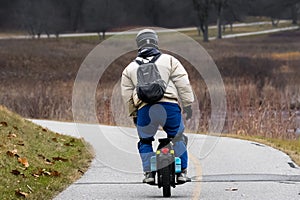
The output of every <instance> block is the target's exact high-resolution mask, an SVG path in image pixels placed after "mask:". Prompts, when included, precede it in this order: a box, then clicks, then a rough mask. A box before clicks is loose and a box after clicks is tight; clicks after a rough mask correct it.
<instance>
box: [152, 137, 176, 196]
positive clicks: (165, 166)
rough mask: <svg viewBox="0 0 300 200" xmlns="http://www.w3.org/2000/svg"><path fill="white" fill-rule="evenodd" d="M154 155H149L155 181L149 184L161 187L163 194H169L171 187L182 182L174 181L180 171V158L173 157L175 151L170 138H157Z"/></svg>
mask: <svg viewBox="0 0 300 200" xmlns="http://www.w3.org/2000/svg"><path fill="white" fill-rule="evenodd" d="M158 141H159V145H158V147H157V150H156V153H155V156H152V157H151V171H152V173H156V181H155V183H152V184H151V185H157V186H158V188H162V191H163V196H164V197H170V196H171V187H173V188H175V187H176V185H179V184H182V183H180V182H177V181H176V178H177V175H179V174H180V173H181V159H180V158H179V157H175V151H174V148H173V143H172V139H171V138H163V139H159V140H158Z"/></svg>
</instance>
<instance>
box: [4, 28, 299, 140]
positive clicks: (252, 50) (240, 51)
mask: <svg viewBox="0 0 300 200" xmlns="http://www.w3.org/2000/svg"><path fill="white" fill-rule="evenodd" d="M299 36H300V31H293V32H286V33H278V34H272V35H270V36H260V37H249V38H240V39H227V40H222V41H212V42H210V43H208V44H203V46H204V47H205V49H206V50H207V51H208V53H209V54H210V55H211V56H212V57H213V59H214V61H215V62H216V64H217V66H218V68H219V70H220V72H221V74H222V77H223V80H224V83H225V88H226V93H227V103H228V104H227V106H228V112H227V117H226V124H225V127H224V132H230V133H236V134H249V135H262V136H266V137H274V138H278V137H279V138H287V139H294V138H295V137H296V135H295V133H294V132H295V130H296V128H297V127H298V128H300V125H299V122H297V120H296V119H297V116H296V111H297V110H300V87H299V85H300V81H299V79H298V77H299V75H300V70H299V65H300V55H299V54H300V52H299V49H300V41H299ZM98 42H99V41H96V40H94V39H60V40H54V39H53V40H34V41H32V40H12V41H9V40H6V41H0V55H1V57H0V67H1V71H0V94H1V95H0V104H3V105H5V106H7V107H9V108H10V109H12V110H13V111H15V112H17V113H19V114H21V115H23V116H24V117H29V118H47V119H56V120H72V88H73V83H74V80H75V78H76V74H77V71H78V69H79V67H80V64H81V62H82V61H83V59H84V58H85V56H86V55H87V54H88V53H89V51H90V50H92V49H93V48H94V47H95V46H96V45H97V44H98ZM134 56H135V52H132V53H130V54H128V55H124V56H122V57H120V58H119V59H117V60H116V61H115V62H114V63H112V64H111V66H110V67H109V68H108V69H107V70H106V71H105V73H104V76H103V77H102V79H101V80H100V82H99V87H98V91H97V94H96V98H97V106H96V107H97V113H98V119H99V122H100V123H104V124H111V125H114V124H117V125H132V124H131V121H130V119H129V118H128V117H127V116H126V113H125V111H124V107H123V106H122V105H123V102H122V101H121V98H120V91H119V87H118V85H117V83H118V81H119V80H120V76H121V72H122V70H123V69H124V67H125V66H126V65H127V64H128V63H129V62H130V61H131V60H132V59H133V58H134ZM180 60H181V61H182V62H183V64H184V65H185V66H186V69H187V71H188V72H189V74H190V77H191V82H192V84H193V89H194V90H195V92H196V95H197V98H198V102H199V105H198V106H199V109H200V111H201V119H200V120H199V119H197V120H199V123H198V122H195V121H194V122H189V123H188V129H190V130H193V131H198V132H206V131H207V130H208V120H209V118H210V99H209V94H208V91H207V88H206V87H205V83H204V82H203V81H202V80H201V77H200V76H199V75H197V73H195V71H194V70H195V69H194V68H193V67H192V66H191V65H190V64H189V63H188V62H187V61H185V60H184V59H181V58H180ZM87 115H88V113H87ZM86 119H87V120H88V119H89V118H88V117H87V118H86ZM298 120H300V119H298ZM297 123H298V124H297Z"/></svg>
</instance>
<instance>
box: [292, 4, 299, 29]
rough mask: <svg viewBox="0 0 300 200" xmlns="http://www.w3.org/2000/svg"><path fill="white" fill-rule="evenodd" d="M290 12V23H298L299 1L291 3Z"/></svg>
mask: <svg viewBox="0 0 300 200" xmlns="http://www.w3.org/2000/svg"><path fill="white" fill-rule="evenodd" d="M291 12H292V24H294V25H296V24H298V15H299V13H300V2H295V4H294V5H292V8H291Z"/></svg>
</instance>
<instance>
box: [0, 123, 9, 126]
mask: <svg viewBox="0 0 300 200" xmlns="http://www.w3.org/2000/svg"><path fill="white" fill-rule="evenodd" d="M0 126H3V127H7V126H8V124H7V122H0Z"/></svg>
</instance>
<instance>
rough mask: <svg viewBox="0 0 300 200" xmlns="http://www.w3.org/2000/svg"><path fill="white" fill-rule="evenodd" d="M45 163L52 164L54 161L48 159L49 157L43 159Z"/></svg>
mask: <svg viewBox="0 0 300 200" xmlns="http://www.w3.org/2000/svg"><path fill="white" fill-rule="evenodd" d="M45 164H46V165H53V164H54V163H53V162H51V160H49V159H45Z"/></svg>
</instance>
